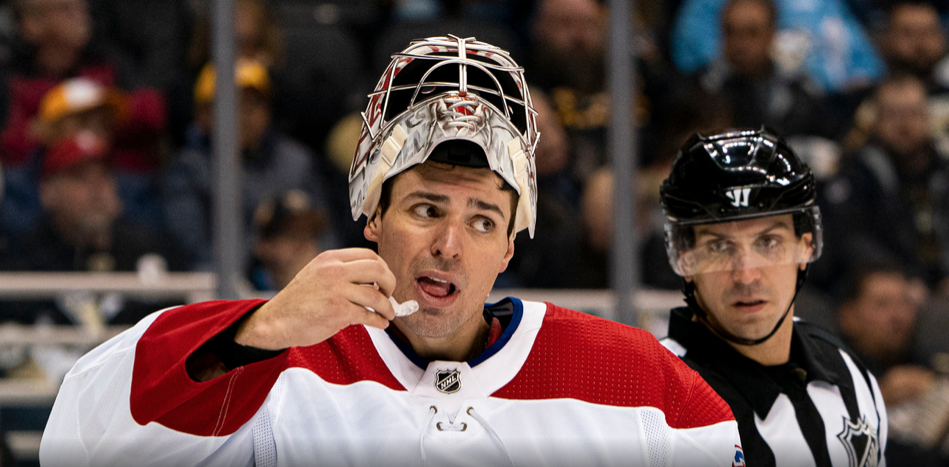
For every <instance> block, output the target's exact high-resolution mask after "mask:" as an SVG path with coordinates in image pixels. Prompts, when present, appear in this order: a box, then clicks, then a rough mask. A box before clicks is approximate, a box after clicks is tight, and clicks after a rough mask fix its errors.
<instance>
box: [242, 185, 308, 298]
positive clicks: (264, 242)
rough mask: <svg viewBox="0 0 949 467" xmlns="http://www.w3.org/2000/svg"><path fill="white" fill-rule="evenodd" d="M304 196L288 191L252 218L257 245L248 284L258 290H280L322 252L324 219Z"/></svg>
mask: <svg viewBox="0 0 949 467" xmlns="http://www.w3.org/2000/svg"><path fill="white" fill-rule="evenodd" d="M311 204H312V203H311V201H310V198H309V196H307V194H306V193H304V192H302V191H300V190H291V191H288V192H286V193H283V194H281V195H280V196H278V197H277V198H274V199H269V200H266V201H264V202H263V203H262V204H261V205H260V206H258V207H257V212H256V213H255V214H254V227H255V229H256V232H257V244H256V245H255V246H254V257H253V261H252V263H256V264H254V265H253V267H252V268H251V271H250V273H251V283H252V284H253V285H254V287H255V288H256V289H258V290H281V289H283V288H284V287H286V285H287V284H289V283H290V280H291V279H293V277H294V276H296V275H297V273H298V272H300V270H301V269H303V267H304V266H306V265H307V263H309V262H310V260H312V259H313V258H315V257H316V255H318V254H320V252H321V251H323V249H322V248H321V247H320V237H321V236H322V235H323V233H324V231H325V230H326V216H325V215H324V214H323V213H322V212H318V211H316V210H314V209H313V207H312V206H311Z"/></svg>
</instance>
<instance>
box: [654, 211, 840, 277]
mask: <svg viewBox="0 0 949 467" xmlns="http://www.w3.org/2000/svg"><path fill="white" fill-rule="evenodd" d="M820 225H821V224H820V212H819V210H818V208H817V207H816V206H810V207H807V208H801V209H796V210H794V211H793V212H784V213H769V214H768V215H766V216H756V217H749V218H744V219H742V218H732V219H729V220H728V221H727V222H694V223H689V222H684V223H682V222H674V221H672V222H668V223H666V225H665V230H666V252H667V254H668V256H669V264H670V265H671V266H672V269H673V270H674V271H675V272H676V274H678V275H680V276H694V275H698V274H708V273H715V272H723V271H738V270H743V269H757V268H768V267H774V266H780V265H787V264H806V263H810V262H812V261H815V260H816V259H817V258H819V257H820V253H821V247H822V238H821V237H822V235H821V228H820Z"/></svg>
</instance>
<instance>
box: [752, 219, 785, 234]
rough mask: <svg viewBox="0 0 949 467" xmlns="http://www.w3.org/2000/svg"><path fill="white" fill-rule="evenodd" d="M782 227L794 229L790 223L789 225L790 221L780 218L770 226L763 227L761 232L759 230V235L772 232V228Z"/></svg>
mask: <svg viewBox="0 0 949 467" xmlns="http://www.w3.org/2000/svg"><path fill="white" fill-rule="evenodd" d="M782 227H784V228H785V229H787V230H794V229H793V228H792V227H791V226H790V225H788V223H787V222H786V221H785V220H784V219H779V220H776V221H774V222H773V223H772V224H771V225H769V226H768V227H765V228H764V229H762V230H761V231H760V232H758V235H762V234H766V233H768V232H771V231H772V230H775V229H779V228H782Z"/></svg>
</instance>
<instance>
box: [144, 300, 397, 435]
mask: <svg viewBox="0 0 949 467" xmlns="http://www.w3.org/2000/svg"><path fill="white" fill-rule="evenodd" d="M262 304H263V301H262V300H248V301H233V302H232V301H217V302H206V303H199V304H194V305H188V306H183V307H180V308H176V309H173V310H168V311H166V312H165V313H163V314H162V315H161V316H159V317H158V318H157V319H156V320H155V322H154V323H152V325H151V326H150V327H149V328H148V330H146V331H145V333H144V334H143V335H142V337H141V338H140V339H139V341H138V345H137V346H136V349H135V367H134V369H133V371H132V388H131V389H132V390H131V397H130V401H129V402H130V407H131V412H132V417H133V418H134V419H135V421H136V422H137V423H139V424H141V425H145V424H147V423H149V422H158V423H160V424H162V425H164V426H166V427H168V428H172V429H175V430H178V431H182V432H185V433H190V434H194V435H199V436H226V435H229V434H232V433H234V432H235V431H237V429H238V428H240V427H241V425H243V424H244V423H246V422H247V421H248V420H250V419H251V417H253V415H254V414H255V413H256V412H257V410H258V409H259V408H260V406H261V405H262V404H263V402H264V400H265V399H266V398H267V394H268V393H269V392H270V389H271V388H272V387H273V384H274V383H275V382H276V381H277V378H278V377H279V376H280V373H281V372H282V371H284V370H285V369H287V368H292V367H299V368H306V369H309V370H311V371H313V372H314V373H316V374H317V375H319V376H320V378H322V379H323V380H325V381H327V382H329V383H333V384H352V383H355V382H357V381H367V380H369V381H376V382H378V383H380V384H383V385H385V386H387V387H389V388H391V389H393V390H404V388H403V387H402V386H401V385H400V384H399V382H398V381H397V380H396V379H395V377H394V376H393V375H392V373H391V372H390V371H389V369H388V368H387V367H386V366H385V363H383V361H382V359H381V358H380V357H379V355H378V353H377V352H376V351H375V348H374V347H373V345H372V341H371V339H370V337H369V334H368V333H367V332H366V330H365V329H364V328H363V327H362V326H350V327H348V328H346V329H343V330H342V331H340V332H338V333H337V334H336V335H335V336H333V337H332V338H331V339H329V340H327V341H325V342H322V343H320V344H317V345H314V346H310V347H304V348H298V347H294V348H291V349H289V350H287V351H285V352H283V353H282V354H280V355H279V356H277V357H274V358H271V359H269V360H265V361H262V362H257V363H253V364H250V365H246V366H243V367H240V368H235V369H234V370H231V371H229V372H228V373H226V374H225V375H223V376H220V377H218V378H214V379H212V380H210V381H206V382H197V381H194V380H192V379H191V377H190V376H188V373H187V370H186V368H185V362H186V360H187V358H188V356H190V355H192V354H193V353H194V352H195V351H196V350H198V348H199V347H201V345H203V344H204V343H205V342H207V341H208V340H210V339H211V338H212V337H214V336H215V335H217V334H219V333H221V332H222V331H224V330H225V329H227V328H228V327H229V326H230V325H231V324H233V323H234V322H235V321H237V320H238V319H239V318H240V317H241V316H244V315H245V314H246V313H248V312H250V311H252V310H254V309H256V308H257V307H259V306H260V305H262Z"/></svg>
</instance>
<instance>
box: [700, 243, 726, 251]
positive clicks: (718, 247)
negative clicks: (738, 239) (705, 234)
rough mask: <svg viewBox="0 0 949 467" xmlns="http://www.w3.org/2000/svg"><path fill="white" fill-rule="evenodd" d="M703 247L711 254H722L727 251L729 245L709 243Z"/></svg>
mask: <svg viewBox="0 0 949 467" xmlns="http://www.w3.org/2000/svg"><path fill="white" fill-rule="evenodd" d="M705 247H706V248H708V251H710V252H712V253H724V252H726V251H728V248H729V244H728V242H709V243H707V244H706V245H705Z"/></svg>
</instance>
